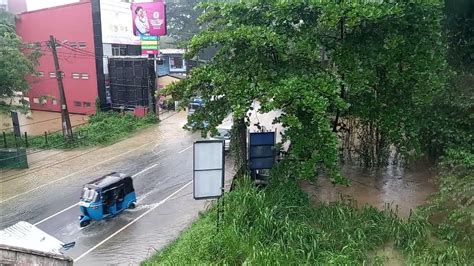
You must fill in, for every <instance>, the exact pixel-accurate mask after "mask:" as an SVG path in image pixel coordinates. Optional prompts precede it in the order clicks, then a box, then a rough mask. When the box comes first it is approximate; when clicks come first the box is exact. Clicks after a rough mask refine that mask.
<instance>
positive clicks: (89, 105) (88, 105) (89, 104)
mask: <svg viewBox="0 0 474 266" xmlns="http://www.w3.org/2000/svg"><path fill="white" fill-rule="evenodd" d="M82 105H83V106H84V107H91V103H90V102H83V103H82Z"/></svg>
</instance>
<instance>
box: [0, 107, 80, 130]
mask: <svg viewBox="0 0 474 266" xmlns="http://www.w3.org/2000/svg"><path fill="white" fill-rule="evenodd" d="M69 117H70V119H71V125H72V126H73V127H74V126H77V125H80V124H84V123H86V122H87V120H88V116H87V115H78V114H70V115H69ZM18 119H19V122H20V130H21V132H22V134H23V133H24V132H28V135H30V136H33V135H41V134H44V132H54V131H59V130H61V113H56V112H46V111H31V112H30V113H28V114H20V115H19V117H18ZM12 126H13V124H12V118H11V116H10V115H9V114H0V131H4V132H11V131H13V128H12Z"/></svg>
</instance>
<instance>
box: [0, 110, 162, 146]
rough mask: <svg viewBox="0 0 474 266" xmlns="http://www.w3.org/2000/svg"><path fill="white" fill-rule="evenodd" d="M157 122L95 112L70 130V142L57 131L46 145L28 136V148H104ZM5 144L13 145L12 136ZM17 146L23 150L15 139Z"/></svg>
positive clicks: (21, 142) (150, 117) (149, 117)
mask: <svg viewBox="0 0 474 266" xmlns="http://www.w3.org/2000/svg"><path fill="white" fill-rule="evenodd" d="M157 122H158V118H157V117H156V115H154V114H153V113H149V114H147V115H146V116H145V117H142V118H138V117H135V116H134V115H132V114H120V113H116V112H98V113H97V114H95V115H92V116H90V118H89V122H88V123H87V124H85V125H81V126H78V127H77V128H74V129H73V131H74V133H73V135H74V138H75V141H74V142H67V141H65V140H64V138H63V135H62V131H58V132H55V133H50V134H48V136H47V140H48V142H47V143H46V140H45V136H44V135H41V136H31V137H29V138H28V147H29V148H36V149H63V148H74V147H81V146H82V147H85V146H97V145H108V144H111V143H113V142H116V141H118V140H120V139H123V138H125V137H127V136H129V135H130V134H132V133H133V132H136V131H137V130H139V129H141V128H145V127H147V126H149V125H152V124H156V123H157ZM7 142H8V145H9V146H11V147H14V146H15V137H14V135H13V133H9V134H7ZM17 145H19V146H22V147H24V146H25V145H26V144H25V142H24V140H17Z"/></svg>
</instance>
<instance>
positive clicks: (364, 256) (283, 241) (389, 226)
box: [143, 181, 473, 265]
mask: <svg viewBox="0 0 474 266" xmlns="http://www.w3.org/2000/svg"><path fill="white" fill-rule="evenodd" d="M431 232H432V229H431V228H430V225H429V224H428V222H427V219H426V218H425V217H424V216H423V215H421V214H418V213H415V214H413V215H411V216H410V218H409V219H408V220H406V221H405V220H402V219H400V218H398V216H397V215H396V212H395V211H393V210H391V209H387V210H385V211H379V210H377V209H375V208H373V207H370V206H365V207H364V208H362V209H357V208H356V207H355V204H354V203H353V202H350V201H344V202H342V201H341V202H336V203H329V204H321V205H318V206H312V205H311V204H310V202H309V200H308V198H307V196H306V195H305V194H304V193H303V192H302V191H301V190H300V188H299V187H298V186H297V184H296V183H295V182H293V181H287V182H284V181H279V182H272V183H271V185H270V186H269V187H267V188H266V189H264V190H257V189H255V188H253V187H252V186H251V185H250V183H249V182H248V181H244V182H240V183H239V185H238V187H237V189H236V190H234V191H233V192H230V193H227V195H226V196H225V216H224V222H223V224H222V226H221V230H220V231H219V233H217V232H216V207H215V204H214V205H211V207H210V208H209V210H208V211H206V212H205V213H204V214H201V215H200V218H199V219H198V220H197V221H196V222H195V223H194V224H192V225H191V226H190V227H189V228H188V229H187V230H186V231H184V232H183V233H182V235H181V236H180V237H179V238H178V239H177V240H176V241H174V242H173V243H171V244H170V245H169V246H168V247H166V248H165V249H164V250H162V251H159V252H158V253H157V254H156V255H154V256H153V257H152V258H150V259H148V260H146V261H144V262H143V265H155V264H166V265H194V264H230V265H236V264H244V263H248V264H257V265H274V264H275V265H278V264H285V265H286V264H294V265H299V264H313V265H320V264H338V265H340V264H345V265H354V264H383V263H386V261H387V258H385V257H383V256H375V255H374V254H376V252H375V251H377V250H378V249H381V248H382V247H383V246H384V245H385V244H387V243H394V245H395V248H396V249H397V250H399V251H400V252H401V253H403V254H404V256H403V257H405V259H406V262H405V263H414V264H471V263H472V261H473V255H472V253H471V254H470V253H469V252H468V251H469V250H468V249H465V248H462V247H458V246H456V245H454V244H453V243H451V242H449V241H444V240H440V239H438V238H437V236H435V235H434V233H431Z"/></svg>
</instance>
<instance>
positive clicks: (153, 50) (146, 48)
mask: <svg viewBox="0 0 474 266" xmlns="http://www.w3.org/2000/svg"><path fill="white" fill-rule="evenodd" d="M140 40H141V44H142V55H149V54H153V55H157V54H158V53H159V50H158V49H159V45H160V39H159V37H158V36H146V35H142V36H140Z"/></svg>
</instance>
